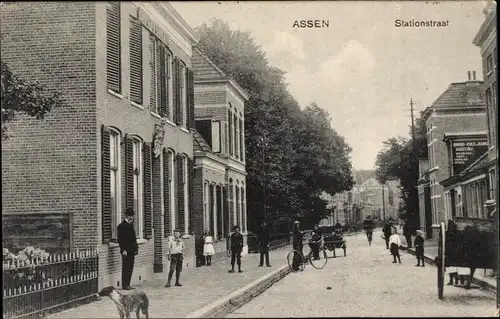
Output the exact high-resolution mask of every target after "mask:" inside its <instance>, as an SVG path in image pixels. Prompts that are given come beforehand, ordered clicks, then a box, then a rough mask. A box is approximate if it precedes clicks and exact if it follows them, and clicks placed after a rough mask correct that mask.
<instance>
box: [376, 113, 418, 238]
mask: <svg viewBox="0 0 500 319" xmlns="http://www.w3.org/2000/svg"><path fill="white" fill-rule="evenodd" d="M426 120H427V119H426V117H424V116H423V114H421V116H420V117H419V118H417V119H416V121H415V141H414V143H415V144H413V141H412V139H411V138H401V137H397V138H395V137H393V138H390V139H388V140H387V141H384V142H383V145H384V146H383V148H382V150H381V151H380V152H379V153H378V154H377V160H376V176H377V180H378V181H379V182H380V183H383V184H384V183H385V182H387V181H388V180H399V182H400V190H401V194H400V198H401V203H400V210H402V211H403V214H402V215H403V216H404V217H405V218H407V219H408V220H409V222H410V224H411V225H412V226H413V228H414V229H418V227H419V225H420V218H419V210H418V190H417V187H416V186H417V181H418V179H419V167H418V158H419V157H427V135H426V127H425V122H426ZM410 136H411V127H410ZM413 147H415V149H414V150H413Z"/></svg>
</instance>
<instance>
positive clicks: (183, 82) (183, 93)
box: [179, 62, 188, 127]
mask: <svg viewBox="0 0 500 319" xmlns="http://www.w3.org/2000/svg"><path fill="white" fill-rule="evenodd" d="M179 70H180V79H179V80H180V83H179V85H180V88H179V89H180V97H181V108H182V112H181V113H182V119H181V124H182V126H185V127H186V126H187V118H188V109H187V88H188V85H187V68H186V65H185V64H184V63H182V62H181V63H180V68H179Z"/></svg>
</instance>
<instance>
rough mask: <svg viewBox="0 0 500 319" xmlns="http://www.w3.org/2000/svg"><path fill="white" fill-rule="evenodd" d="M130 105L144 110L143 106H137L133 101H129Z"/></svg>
mask: <svg viewBox="0 0 500 319" xmlns="http://www.w3.org/2000/svg"><path fill="white" fill-rule="evenodd" d="M130 105H132V106H135V107H136V108H138V109H141V110H144V106H142V105H140V104H137V103H135V102H134V101H130Z"/></svg>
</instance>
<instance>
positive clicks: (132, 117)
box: [1, 2, 197, 287]
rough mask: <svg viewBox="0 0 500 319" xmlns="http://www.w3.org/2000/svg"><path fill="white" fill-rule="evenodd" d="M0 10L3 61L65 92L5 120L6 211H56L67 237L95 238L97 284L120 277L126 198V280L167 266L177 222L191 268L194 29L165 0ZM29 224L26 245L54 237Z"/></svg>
mask: <svg viewBox="0 0 500 319" xmlns="http://www.w3.org/2000/svg"><path fill="white" fill-rule="evenodd" d="M1 20H2V25H1V35H2V46H1V57H2V61H4V62H7V63H8V65H9V67H11V69H12V70H13V72H15V73H17V74H19V75H21V76H22V77H23V78H25V79H27V80H37V81H39V82H40V83H42V84H46V85H47V87H48V89H49V90H57V91H59V92H61V93H62V96H63V98H64V100H65V102H66V106H65V107H63V108H60V109H54V110H52V111H51V112H50V113H49V114H48V116H47V117H46V119H45V120H44V121H38V120H35V119H30V118H23V117H20V118H19V120H17V121H15V122H13V123H12V124H11V125H10V126H9V128H10V134H11V138H10V140H8V141H4V142H3V143H2V160H3V161H2V164H3V165H2V204H3V205H2V215H3V219H4V220H5V219H8V218H9V217H12V216H19V215H20V216H37V217H36V218H38V221H40V220H42V221H43V220H47V219H49V218H51V216H53V215H55V214H59V215H61V216H63V217H64V218H66V220H69V227H68V228H69V232H68V233H67V234H65V235H64V236H66V237H68V238H70V240H69V244H65V245H66V246H65V247H63V248H64V249H65V250H67V251H70V250H71V251H73V250H75V249H78V248H79V249H85V248H90V247H97V248H98V249H99V252H100V253H99V276H100V278H99V286H100V287H103V286H108V285H115V286H120V283H119V281H120V272H121V258H120V253H119V247H118V244H117V243H116V231H117V225H118V223H119V222H120V221H121V219H122V213H123V212H124V211H125V209H126V208H133V209H134V210H135V211H136V222H135V223H134V224H135V225H134V226H135V228H136V234H137V236H138V237H139V255H138V256H137V259H136V261H135V271H134V276H133V278H132V284H135V283H137V282H138V281H141V280H145V279H148V278H150V277H151V274H152V273H153V271H156V272H161V271H162V269H163V267H164V261H163V259H162V255H163V254H164V249H165V245H166V243H167V241H168V240H169V236H170V235H171V231H172V230H173V228H174V227H177V228H180V229H181V230H182V232H183V233H184V237H185V241H186V245H187V258H186V259H185V266H189V267H192V265H193V264H194V236H190V234H192V233H193V232H194V227H193V226H194V225H193V220H194V219H193V214H191V210H192V207H190V206H191V203H192V202H193V201H192V200H191V198H192V196H193V186H194V185H193V182H192V175H193V165H192V163H193V135H192V133H191V130H193V129H194V87H193V73H192V71H191V56H192V46H193V45H196V43H197V39H196V37H195V34H194V32H193V30H192V29H191V28H190V27H189V26H188V25H187V23H186V22H185V21H184V20H183V19H182V18H181V17H180V16H179V15H178V13H177V12H176V11H175V10H174V9H173V8H172V7H171V6H170V5H169V4H168V3H165V2H155V3H145V2H144V3H136V2H134V3H132V2H122V3H120V2H97V3H95V2H75V3H71V5H68V4H67V3H57V2H44V3H35V2H31V3H22V2H13V3H2V5H1ZM36 218H34V221H33V222H36V220H35V219H36ZM13 220H14V219H12V218H11V221H13ZM21 220H22V219H21ZM7 228H8V227H7ZM7 228H4V236H5V231H7V230H8V229H7ZM11 235H12V236H11V238H10V240H11V243H13V242H16V243H17V244H22V243H20V241H21V239H19V238H20V237H19V236H17V237H16V234H11ZM17 235H19V234H17ZM30 235H31V236H32V237H31V238H27V239H26V238H25V239H24V242H23V243H24V244H26V243H31V244H32V245H34V246H37V244H40V245H44V244H47V242H48V241H50V239H49V240H47V239H45V242H43V241H39V238H37V237H36V234H35V233H34V232H31V233H30ZM64 236H63V237H64ZM23 238H24V237H23ZM30 241H31V242H30ZM34 242H36V243H37V244H35V243H34ZM66 242H68V241H66ZM51 245H52V246H54V245H56V246H57V243H56V244H54V243H53V242H52V243H51ZM41 248H45V247H41Z"/></svg>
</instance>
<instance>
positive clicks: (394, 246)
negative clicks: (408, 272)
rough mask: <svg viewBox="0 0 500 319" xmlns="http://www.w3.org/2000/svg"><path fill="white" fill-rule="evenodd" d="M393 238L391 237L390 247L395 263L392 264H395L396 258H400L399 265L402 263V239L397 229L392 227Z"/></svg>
mask: <svg viewBox="0 0 500 319" xmlns="http://www.w3.org/2000/svg"><path fill="white" fill-rule="evenodd" d="M391 234H392V235H391V237H389V247H390V250H391V254H392V256H393V257H394V261H393V262H392V263H393V264H395V263H396V262H397V261H396V257H398V261H399V263H401V257H400V256H399V246H401V238H399V235H398V234H397V231H396V227H394V226H393V227H391Z"/></svg>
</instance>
